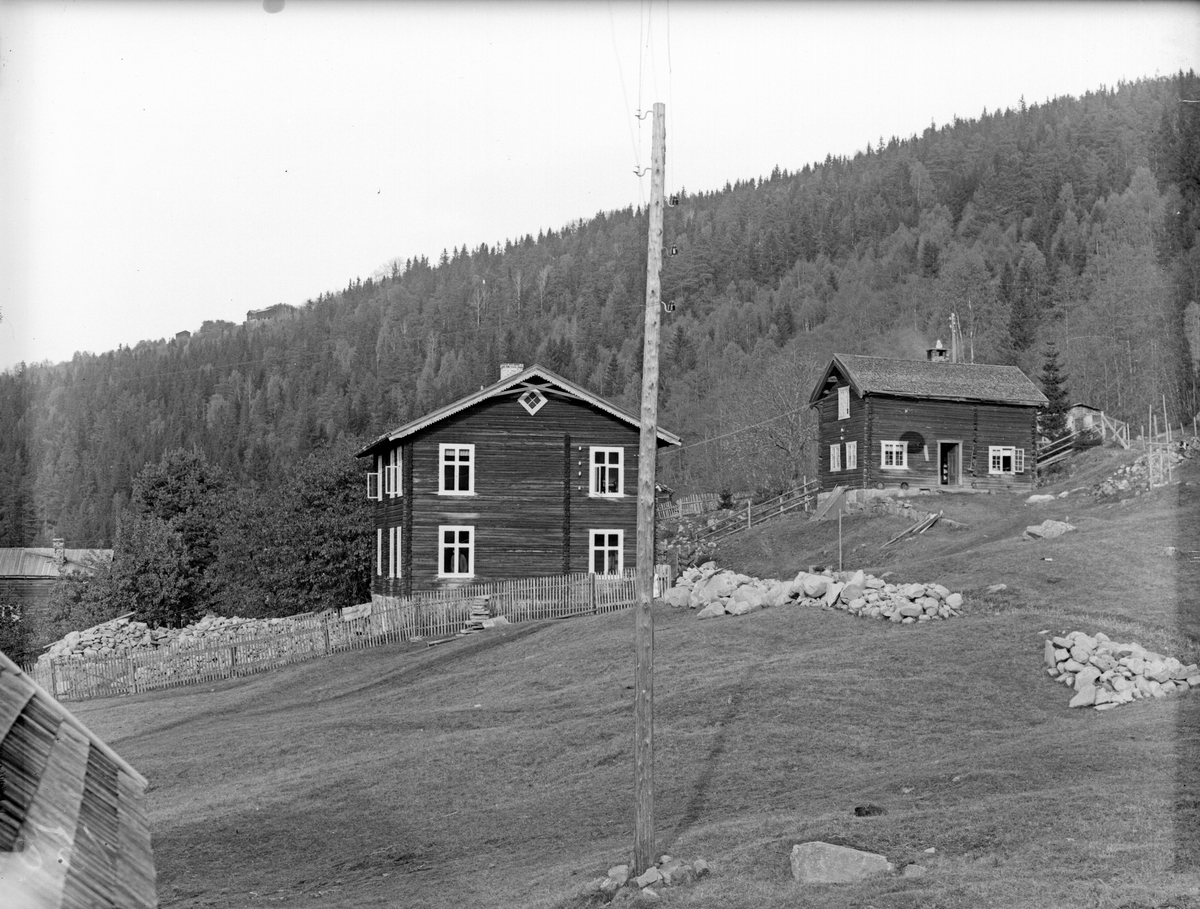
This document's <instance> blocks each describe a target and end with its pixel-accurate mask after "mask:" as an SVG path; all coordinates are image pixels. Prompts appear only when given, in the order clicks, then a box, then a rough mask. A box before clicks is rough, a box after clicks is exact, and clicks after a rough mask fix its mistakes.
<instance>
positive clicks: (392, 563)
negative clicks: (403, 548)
mask: <svg viewBox="0 0 1200 909" xmlns="http://www.w3.org/2000/svg"><path fill="white" fill-rule="evenodd" d="M388 577H389V578H398V577H400V528H399V527H389V528H388Z"/></svg>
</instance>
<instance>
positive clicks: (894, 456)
mask: <svg viewBox="0 0 1200 909" xmlns="http://www.w3.org/2000/svg"><path fill="white" fill-rule="evenodd" d="M880 444H881V445H882V446H883V451H882V457H881V459H880V464H879V466H880V467H883V468H884V469H891V470H902V469H904V468H906V467H908V443H907V442H882V443H880Z"/></svg>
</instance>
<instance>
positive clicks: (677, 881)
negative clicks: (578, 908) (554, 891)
mask: <svg viewBox="0 0 1200 909" xmlns="http://www.w3.org/2000/svg"><path fill="white" fill-rule="evenodd" d="M709 873H710V869H709V867H708V862H706V861H704V859H696V860H695V861H694V862H685V861H684V860H683V859H678V858H675V857H673V856H670V855H664V856H662V857H661V858H660V859H659V860H658V861H657V862H656V863H655V864H654V865H653V866H651V867H650V868H648V869H646V871H645V873H643V874H640V875H638V876H637V877H634V876H633V872H632V871H631V870H630V868H629V866H628V865H614V866H613V867H612V868H609V869H608V875H607V876H606V877H598V878H596V879H594V880H591V881H588V882H587V883H586V884H584V885H583V887H582V888H581V889H580V891H579V895H580V896H584V897H588V896H592V895H593V894H601V895H602V896H604V897H609V898H611V899H612V903H613V904H614V905H619V904H620V903H621V902H624V901H625V899H622V897H625V898H626V899H637V900H639V901H641V902H647V901H650V902H653V901H655V900H657V899H659V896H658V893H657V892H656V890H655V889H654V888H656V887H659V888H661V887H679V886H681V885H684V884H690V883H692V882H693V881H697V880H699V879H700V878H702V877H706V876H708V874H709Z"/></svg>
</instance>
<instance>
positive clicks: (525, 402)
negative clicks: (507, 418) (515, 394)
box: [517, 388, 546, 417]
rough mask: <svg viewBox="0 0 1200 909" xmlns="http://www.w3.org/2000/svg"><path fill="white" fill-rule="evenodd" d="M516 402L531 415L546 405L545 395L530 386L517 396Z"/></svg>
mask: <svg viewBox="0 0 1200 909" xmlns="http://www.w3.org/2000/svg"><path fill="white" fill-rule="evenodd" d="M517 403H519V404H520V405H521V406H522V407H524V408H525V411H526V412H527V413H528V414H529V415H530V416H531V417H532V416H533V415H534V414H535V413H537V412H538V411H539V410H541V409H542V408H543V407H545V406H546V396H545V395H544V394H542V393H541V392H540V391H539V390H538V389H536V388H530V389H529V390H528V391H526V392H525V393H524V394H522V395H521V396H520V397H519V398H517Z"/></svg>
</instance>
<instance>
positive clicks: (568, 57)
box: [0, 0, 1200, 369]
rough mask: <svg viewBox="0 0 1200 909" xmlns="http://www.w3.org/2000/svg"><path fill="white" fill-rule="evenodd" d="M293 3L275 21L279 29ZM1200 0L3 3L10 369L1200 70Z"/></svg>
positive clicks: (5, 315) (2, 353)
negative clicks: (895, 140)
mask: <svg viewBox="0 0 1200 909" xmlns="http://www.w3.org/2000/svg"><path fill="white" fill-rule="evenodd" d="M278 4H279V0H269V2H268V4H267V6H270V7H273V6H275V5H278ZM1198 60H1200V6H1198V5H1196V4H1190V3H1082V2H1078V3H1062V4H1058V3H1032V2H1027V3H1020V4H1004V3H933V2H926V3H901V2H890V3H881V4H866V3H859V4H855V3H834V2H823V3H784V2H775V3H761V4H753V3H745V2H737V3H721V2H712V0H710V2H704V3H694V2H682V0H672V2H670V3H668V2H666V0H654V2H653V3H651V2H648V0H647V2H642V3H637V2H619V0H617V2H570V3H516V2H496V0H493V2H485V3H458V4H453V3H448V2H436V3H427V4H421V3H402V2H384V0H377V2H372V3H357V4H356V3H348V2H340V0H339V2H333V0H308V2H304V0H285V2H284V4H283V9H282V10H279V11H277V12H268V10H267V8H266V7H264V3H263V2H262V0H225V2H213V0H203V2H201V0H196V2H186V0H185V2H157V3H147V2H124V3H118V2H105V0H86V2H74V3H73V2H62V0H58V2H45V0H28V2H27V0H0V369H4V368H7V367H11V366H12V365H13V364H15V363H17V362H19V361H22V360H25V361H28V362H37V361H42V360H51V361H60V360H65V359H69V358H70V357H71V356H72V354H73V353H74V352H75V351H77V350H91V351H95V352H102V351H105V350H111V349H113V348H115V347H117V345H119V344H126V345H131V344H135V343H137V342H138V341H139V340H142V339H155V338H162V337H170V336H172V335H174V333H175V332H177V331H179V330H181V329H191V330H194V329H196V328H198V327H199V326H200V323H201V322H202V321H204V320H205V319H228V320H231V321H238V322H240V321H242V320H243V319H244V318H245V314H246V311H247V310H249V309H258V308H261V307H264V306H269V305H271V304H273V303H278V302H287V303H293V304H301V303H303V302H304V301H305V300H306V299H309V298H311V297H316V296H317V295H319V294H320V293H322V292H324V291H331V290H332V291H336V290H340V289H342V288H344V287H345V286H346V284H347V282H348V281H349V280H351V279H353V278H355V277H362V278H366V277H368V276H369V275H371V274H372V273H374V272H375V271H376V270H377V269H379V268H380V267H381V266H383V265H384V263H386V262H388V261H389V260H390V259H392V258H393V257H397V256H399V257H401V258H407V257H409V256H417V255H426V256H428V257H429V258H430V259H431V260H433V259H436V257H437V256H438V254H439V253H440V252H441V250H442V249H444V248H445V249H450V248H453V247H454V246H456V245H462V244H464V243H465V244H467V245H469V246H471V247H477V246H478V245H479V244H480V243H482V242H487V243H489V244H492V243H497V242H500V243H503V241H504V240H505V239H510V238H517V237H519V236H522V235H524V234H526V233H532V234H534V235H535V236H536V234H537V232H538V230H539V229H545V228H551V227H552V228H559V227H562V226H563V225H564V224H566V223H567V222H569V221H572V220H574V219H576V218H587V217H590V216H592V215H594V214H595V213H596V212H598V211H602V210H605V211H607V210H612V209H617V208H623V207H625V206H627V205H630V204H635V205H636V204H639V203H641V202H643V201H644V200H645V198H646V194H647V193H648V192H649V177H648V176H646V177H642V178H639V177H637V176H635V174H634V169H635V167H637V166H638V165H642V166H645V165H647V164H648V163H649V159H650V122H651V121H650V118H649V117H647V118H646V119H645V120H643V121H639V120H638V119H637V117H636V114H637V112H638V111H639V110H649V109H650V108H651V106H652V105H653V103H654V102H655V101H661V102H663V103H664V104H665V105H666V119H667V186H668V190H677V189H680V188H686V189H688V190H696V191H698V190H711V189H719V188H720V187H721V186H723V185H724V184H725V181H726V180H730V181H732V180H736V179H738V178H747V177H757V176H759V175H763V176H765V175H767V174H768V173H770V171H771V169H772V168H773V167H774V166H775V165H776V164H778V165H779V166H780V167H783V168H787V169H789V170H794V169H797V168H800V167H803V165H804V164H805V163H811V162H815V161H820V160H823V159H824V158H825V155H826V154H827V153H832V154H834V155H853V154H854V153H855V152H856V151H858V150H860V149H864V148H865V147H866V145H867V143H868V142H870V143H872V144H874V143H875V142H876V141H878V139H879V137H880V136H883V137H890V136H892V135H898V136H902V137H903V136H909V135H911V134H913V133H919V132H921V131H922V130H923V129H925V128H926V127H927V126H929V125H930V123H931V122H933V123H936V124H938V125H942V124H944V123H946V122H947V121H949V120H950V119H951V118H953V117H954V116H955V115H958V116H961V117H977V116H978V115H979V114H980V113H981V112H982V111H983V110H984V109H987V110H989V111H991V110H994V109H996V108H1004V107H1015V106H1016V105H1017V102H1018V100H1019V99H1020V98H1021V97H1022V96H1024V98H1025V100H1026V102H1028V103H1034V102H1040V101H1044V100H1046V99H1047V98H1049V97H1053V96H1056V95H1079V94H1082V93H1083V92H1085V91H1088V90H1093V89H1097V88H1099V87H1100V86H1101V85H1109V86H1113V85H1115V84H1116V83H1117V82H1118V81H1119V80H1122V79H1125V80H1134V79H1138V78H1141V77H1149V76H1155V75H1168V74H1171V73H1174V72H1176V71H1177V70H1179V69H1181V68H1182V69H1189V68H1200V67H1198Z"/></svg>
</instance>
